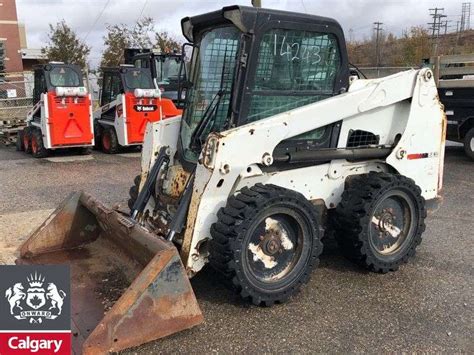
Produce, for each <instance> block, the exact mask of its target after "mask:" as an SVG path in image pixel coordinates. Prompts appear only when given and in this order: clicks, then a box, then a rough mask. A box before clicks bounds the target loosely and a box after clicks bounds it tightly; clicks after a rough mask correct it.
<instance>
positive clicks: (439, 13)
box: [428, 7, 447, 57]
mask: <svg viewBox="0 0 474 355" xmlns="http://www.w3.org/2000/svg"><path fill="white" fill-rule="evenodd" d="M429 10H430V16H431V17H432V18H433V22H430V23H428V25H430V30H431V41H432V42H431V43H432V53H433V56H435V57H436V56H437V55H438V47H439V31H440V29H441V26H442V19H443V18H445V17H447V16H446V15H444V14H443V12H444V8H441V7H435V8H433V9H429ZM446 30H447V28H446Z"/></svg>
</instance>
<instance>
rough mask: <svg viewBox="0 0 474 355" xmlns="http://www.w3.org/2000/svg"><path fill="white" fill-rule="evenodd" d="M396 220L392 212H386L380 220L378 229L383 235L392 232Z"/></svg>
mask: <svg viewBox="0 0 474 355" xmlns="http://www.w3.org/2000/svg"><path fill="white" fill-rule="evenodd" d="M394 219H395V216H394V215H393V214H392V213H391V212H390V211H386V210H384V211H383V213H382V215H381V216H380V218H379V223H378V227H379V229H380V231H382V232H383V233H386V232H388V231H391V230H392V228H393V220H394Z"/></svg>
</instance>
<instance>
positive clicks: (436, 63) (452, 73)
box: [430, 54, 474, 160]
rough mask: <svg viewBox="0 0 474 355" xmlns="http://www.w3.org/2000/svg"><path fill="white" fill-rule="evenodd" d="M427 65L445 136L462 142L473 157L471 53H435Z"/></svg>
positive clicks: (473, 119)
mask: <svg viewBox="0 0 474 355" xmlns="http://www.w3.org/2000/svg"><path fill="white" fill-rule="evenodd" d="M430 64H431V65H432V66H433V69H434V73H435V80H436V83H437V85H438V93H439V98H440V100H441V102H442V103H443V105H444V109H445V112H446V116H447V118H448V129H447V133H446V138H447V139H449V140H452V141H454V142H459V143H462V144H463V145H464V151H465V152H466V155H467V156H468V157H469V158H471V159H472V160H474V99H473V98H474V95H473V94H474V66H473V64H474V54H464V55H445V56H439V57H435V58H431V60H430Z"/></svg>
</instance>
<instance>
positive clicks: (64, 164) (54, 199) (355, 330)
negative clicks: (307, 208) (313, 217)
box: [0, 147, 474, 354]
mask: <svg viewBox="0 0 474 355" xmlns="http://www.w3.org/2000/svg"><path fill="white" fill-rule="evenodd" d="M139 168H140V161H139V155H138V154H137V153H131V154H124V155H120V156H117V155H115V156H111V155H105V154H102V153H98V152H94V154H93V155H92V157H91V159H86V160H77V161H62V160H61V159H59V160H58V161H47V160H38V159H33V158H31V156H27V155H25V154H24V153H19V152H15V151H14V149H13V148H1V149H0V254H1V253H4V254H8V253H10V254H11V253H13V252H14V247H15V246H16V245H18V243H19V242H20V241H21V240H23V239H24V238H25V236H26V234H27V231H28V230H30V229H31V228H34V226H35V225H37V224H38V223H40V222H41V219H42V218H44V217H43V216H45V215H47V213H49V211H51V209H53V208H54V207H55V206H56V205H57V204H58V203H59V202H60V201H61V200H62V199H63V198H65V197H66V196H67V195H68V194H69V193H70V192H71V191H75V190H84V191H87V192H90V193H92V194H93V195H95V196H97V197H99V198H100V199H101V200H102V201H104V202H106V203H108V204H117V203H118V204H122V205H124V204H125V202H126V200H127V196H128V189H129V187H130V185H131V183H132V181H133V177H134V176H135V175H136V174H137V173H138V172H139ZM443 193H444V202H443V205H442V206H441V208H440V209H439V210H438V211H437V212H436V213H435V214H434V215H432V216H430V217H429V218H428V219H427V221H426V224H427V229H426V232H425V233H424V239H423V242H422V244H421V246H420V247H419V249H418V253H417V254H416V257H415V258H414V259H413V260H411V261H410V263H408V264H407V265H404V266H402V267H401V268H400V270H399V271H398V272H396V273H390V274H386V275H379V274H373V273H368V272H365V271H363V270H360V269H359V268H357V267H356V266H354V265H352V264H351V263H350V262H348V261H346V260H345V259H344V258H343V257H342V256H341V255H340V254H339V252H338V250H337V246H336V245H335V244H334V242H332V241H330V240H329V241H327V243H326V245H325V251H324V253H323V256H322V258H321V264H320V267H319V268H317V269H316V270H315V271H314V272H313V275H312V278H311V280H310V282H309V283H308V284H307V285H306V286H305V287H303V289H302V290H301V292H300V293H299V294H298V295H297V296H295V297H293V298H292V299H291V300H290V301H289V302H288V303H286V304H283V305H277V306H274V307H272V308H260V307H255V306H249V305H248V304H246V303H244V302H242V301H241V300H240V299H239V298H238V297H237V296H235V295H234V294H232V293H231V292H230V291H229V290H227V289H226V288H225V287H223V285H222V284H221V282H220V280H219V278H218V277H217V275H216V274H215V273H214V272H213V271H212V269H210V268H206V269H204V270H203V272H201V273H200V274H198V275H197V276H196V277H195V278H193V279H192V281H191V282H192V286H193V288H194V290H195V293H196V296H197V299H198V302H199V304H200V306H201V308H202V311H203V313H204V317H205V322H204V324H202V325H200V326H197V327H195V328H193V329H191V330H188V331H184V332H181V333H179V334H175V335H173V336H170V337H168V338H165V339H162V340H160V341H155V342H152V343H149V344H145V345H142V346H140V347H138V348H135V349H131V350H128V351H127V352H126V353H138V354H151V353H171V352H173V353H175V352H185V353H210V352H221V353H231V352H232V353H233V352H246V353H256V352H259V353H260V352H272V353H273V352H284V353H286V352H296V353H299V352H304V353H314V352H318V353H321V352H331V353H334V352H336V353H348V352H351V353H352V352H368V353H380V352H394V351H397V352H414V351H417V352H447V353H454V352H464V353H474V341H473V339H472V336H473V330H474V326H473V325H474V323H473V319H474V317H473V315H474V312H473V306H474V303H473V295H474V293H473V285H474V269H473V261H474V252H473V246H472V244H471V243H472V240H473V234H474V233H473V231H474V162H472V161H470V160H469V159H468V158H467V157H465V155H464V154H463V152H462V148H460V147H449V148H447V152H446V162H445V180H444V192H443ZM2 221H3V222H2ZM2 223H3V224H2ZM12 224H15V225H16V224H18V226H17V227H16V228H11V225H12ZM2 240H3V243H4V244H5V243H6V244H8V248H6V247H5V248H3V249H2ZM7 260H10V259H8V258H7ZM0 262H1V258H0ZM150 326H153V324H150Z"/></svg>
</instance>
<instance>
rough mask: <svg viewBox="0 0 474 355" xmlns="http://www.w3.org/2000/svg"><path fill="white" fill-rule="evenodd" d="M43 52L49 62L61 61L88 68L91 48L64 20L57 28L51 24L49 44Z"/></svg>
mask: <svg viewBox="0 0 474 355" xmlns="http://www.w3.org/2000/svg"><path fill="white" fill-rule="evenodd" d="M41 50H42V52H43V53H44V54H45V55H46V57H47V58H48V60H49V61H60V62H64V63H70V64H78V65H80V66H81V67H82V68H84V67H85V66H86V63H87V57H88V55H89V53H90V51H91V48H90V47H89V46H87V45H86V44H85V43H84V42H83V41H82V40H80V39H79V37H78V36H77V34H76V33H75V32H74V31H73V30H72V29H71V28H70V27H69V26H68V25H67V24H66V21H64V20H62V21H60V22H58V23H56V25H55V26H53V25H52V24H49V34H48V44H47V45H46V46H45V47H43V48H42V49H41Z"/></svg>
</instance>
